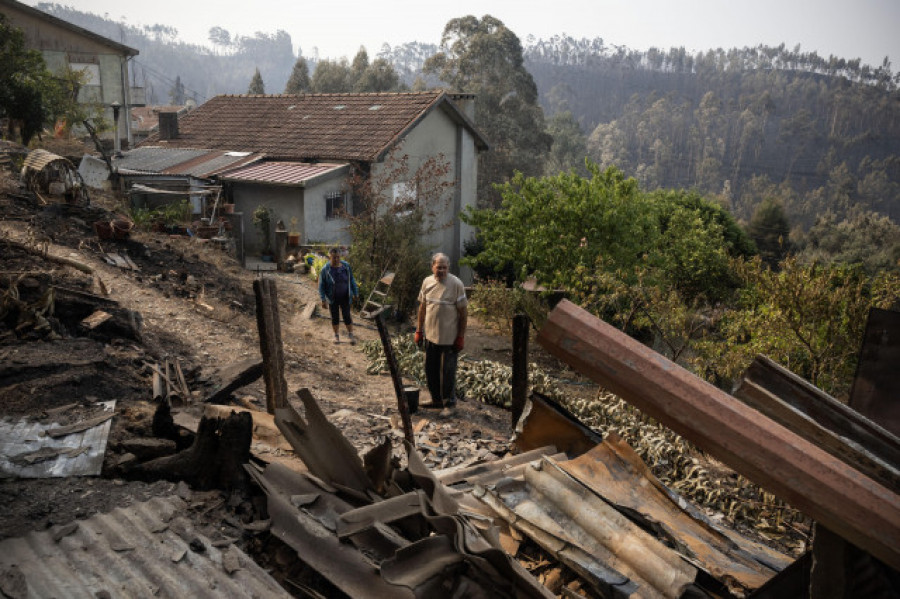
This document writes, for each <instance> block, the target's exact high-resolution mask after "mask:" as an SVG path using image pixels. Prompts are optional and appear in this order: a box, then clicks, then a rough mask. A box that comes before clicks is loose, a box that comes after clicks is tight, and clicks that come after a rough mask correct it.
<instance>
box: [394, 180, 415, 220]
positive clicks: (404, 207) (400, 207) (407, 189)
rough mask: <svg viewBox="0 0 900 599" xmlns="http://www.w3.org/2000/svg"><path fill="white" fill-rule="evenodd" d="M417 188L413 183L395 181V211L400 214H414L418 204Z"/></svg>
mask: <svg viewBox="0 0 900 599" xmlns="http://www.w3.org/2000/svg"><path fill="white" fill-rule="evenodd" d="M416 195H417V194H416V188H415V185H414V184H413V183H394V187H393V196H394V198H393V199H394V212H395V213H397V215H398V216H406V215H408V214H412V211H413V210H414V209H415V207H416V205H417V204H418V198H417V197H416Z"/></svg>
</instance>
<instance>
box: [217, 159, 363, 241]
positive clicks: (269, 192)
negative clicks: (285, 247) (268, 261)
mask: <svg viewBox="0 0 900 599" xmlns="http://www.w3.org/2000/svg"><path fill="white" fill-rule="evenodd" d="M346 176H347V169H341V170H339V171H336V172H335V173H333V174H331V175H330V176H328V177H320V178H318V179H315V180H314V181H313V182H311V183H309V184H308V185H307V186H306V187H301V186H298V185H292V186H288V185H275V184H266V183H242V182H237V181H235V182H232V192H231V193H232V198H233V200H234V211H235V212H240V213H243V215H244V216H243V218H244V248H245V252H246V253H247V254H248V255H254V254H257V255H258V254H259V253H260V252H261V251H262V249H263V247H262V245H263V239H262V237H261V235H260V233H259V231H257V228H256V227H255V226H254V224H253V211H254V210H256V208H257V206H259V205H260V204H265V205H266V206H268V207H269V209H270V210H271V211H272V220H271V229H272V231H271V241H272V243H273V244H274V243H275V225H276V223H277V222H278V221H279V220H280V221H282V222H283V223H284V226H285V228H286V229H288V231H289V232H290V231H291V229H293V230H295V231H296V232H297V233H300V242H301V243H303V244H307V243H312V242H317V243H327V244H330V245H349V244H350V233H349V231H347V224H348V223H347V221H346V220H345V219H340V218H333V219H329V218H326V215H325V208H326V196H327V195H328V194H329V193H332V192H340V191H343V190H344V189H345V188H346V180H345V179H346ZM346 197H347V198H349V194H346ZM347 201H349V199H348V200H347ZM294 218H296V219H297V223H296V225H292V224H291V220H292V219H294Z"/></svg>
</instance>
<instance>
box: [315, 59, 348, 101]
mask: <svg viewBox="0 0 900 599" xmlns="http://www.w3.org/2000/svg"><path fill="white" fill-rule="evenodd" d="M352 89H353V82H352V78H351V73H350V65H349V64H347V59H346V58H342V59H340V60H339V61H335V60H328V59H327V58H326V59H324V60H320V61H319V62H318V63H316V70H315V71H314V72H313V76H312V91H314V92H315V93H317V94H337V93H344V92H349V91H352Z"/></svg>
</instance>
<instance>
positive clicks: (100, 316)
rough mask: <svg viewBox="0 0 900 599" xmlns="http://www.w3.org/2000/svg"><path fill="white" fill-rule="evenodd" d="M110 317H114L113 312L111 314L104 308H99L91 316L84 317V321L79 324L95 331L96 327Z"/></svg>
mask: <svg viewBox="0 0 900 599" xmlns="http://www.w3.org/2000/svg"><path fill="white" fill-rule="evenodd" d="M110 318H112V314H110V313H109V312H104V311H103V310H97V311H96V312H94V313H93V314H91V315H90V316H86V317H85V318H84V319H82V321H81V322H80V323H79V324H80V325H81V326H83V327H84V328H86V329H87V330H89V331H93V330H94V329H96V328H97V327H99V326H100V325H101V324H103V323H104V322H106V321H107V320H109V319H110Z"/></svg>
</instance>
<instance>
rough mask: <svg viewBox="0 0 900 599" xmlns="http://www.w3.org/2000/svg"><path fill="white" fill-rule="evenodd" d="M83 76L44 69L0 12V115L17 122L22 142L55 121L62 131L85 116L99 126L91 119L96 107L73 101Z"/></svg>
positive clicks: (33, 52) (20, 32)
mask: <svg viewBox="0 0 900 599" xmlns="http://www.w3.org/2000/svg"><path fill="white" fill-rule="evenodd" d="M84 78H85V74H84V73H81V72H77V71H73V70H71V69H69V68H67V69H66V70H65V71H64V72H62V73H59V74H53V73H51V72H50V71H49V70H47V66H46V64H45V62H44V59H43V57H42V56H41V53H40V52H38V51H36V50H28V49H27V48H26V47H25V36H24V34H23V33H22V30H21V29H19V28H18V27H14V26H12V25H11V24H10V23H9V21H8V20H7V18H6V16H5V15H3V14H0V118H9V119H10V120H12V121H17V122H18V123H20V125H21V138H22V143H23V144H25V145H28V143H29V142H30V141H31V139H32V138H33V137H34V136H35V135H39V134H40V133H41V131H43V130H44V128H45V127H51V126H53V125H54V124H55V123H56V122H57V121H59V122H61V123H64V127H63V130H64V131H66V130H68V128H70V127H71V126H72V125H73V124H80V123H81V121H82V120H84V119H87V118H94V119H95V123H96V124H98V125H100V127H98V128H102V126H103V125H104V123H102V122H98V121H97V119H96V118H95V117H96V115H97V114H98V113H99V106H98V105H95V104H80V103H79V102H78V101H77V99H78V90H79V89H80V87H81V85H83V83H84Z"/></svg>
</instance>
